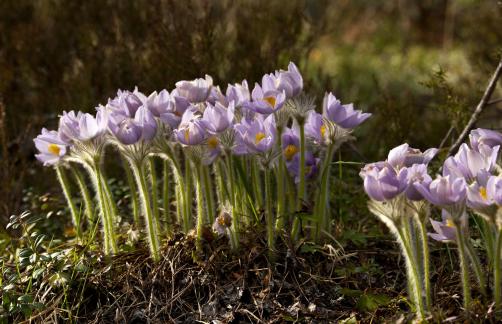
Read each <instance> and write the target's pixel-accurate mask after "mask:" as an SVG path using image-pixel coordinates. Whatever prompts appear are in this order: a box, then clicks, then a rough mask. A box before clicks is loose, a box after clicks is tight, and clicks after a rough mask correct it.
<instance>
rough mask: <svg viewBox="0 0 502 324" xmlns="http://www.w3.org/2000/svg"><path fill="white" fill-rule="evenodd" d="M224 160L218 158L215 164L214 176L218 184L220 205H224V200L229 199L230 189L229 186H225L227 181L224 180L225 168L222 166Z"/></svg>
mask: <svg viewBox="0 0 502 324" xmlns="http://www.w3.org/2000/svg"><path fill="white" fill-rule="evenodd" d="M221 165H222V162H221V160H218V161H217V162H216V163H215V164H214V176H215V178H216V184H217V188H218V190H217V193H218V196H217V198H218V205H219V206H222V205H223V203H224V201H225V200H226V199H227V197H228V189H227V187H226V186H225V182H224V177H223V173H224V171H223V168H222V166H221Z"/></svg>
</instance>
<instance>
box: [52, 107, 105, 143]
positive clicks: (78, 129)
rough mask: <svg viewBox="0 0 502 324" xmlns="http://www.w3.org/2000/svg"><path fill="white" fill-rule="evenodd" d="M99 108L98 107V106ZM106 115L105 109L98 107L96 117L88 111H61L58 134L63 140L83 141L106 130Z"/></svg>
mask: <svg viewBox="0 0 502 324" xmlns="http://www.w3.org/2000/svg"><path fill="white" fill-rule="evenodd" d="M98 108H99V107H98ZM107 124H108V117H107V113H106V111H104V110H103V109H98V111H97V113H96V117H94V116H93V115H91V114H88V113H82V112H80V111H79V112H78V113H77V114H75V112H74V111H73V110H72V111H70V112H68V113H67V112H63V116H61V118H60V119H59V129H58V132H59V136H60V138H61V139H63V140H64V141H65V142H72V141H81V142H85V141H88V140H91V139H93V138H95V137H96V136H99V135H101V134H103V133H105V132H106V128H107Z"/></svg>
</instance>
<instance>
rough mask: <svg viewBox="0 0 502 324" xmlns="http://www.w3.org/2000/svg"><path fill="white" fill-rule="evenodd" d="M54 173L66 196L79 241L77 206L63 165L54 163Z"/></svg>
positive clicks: (80, 234) (79, 230) (80, 237)
mask: <svg viewBox="0 0 502 324" xmlns="http://www.w3.org/2000/svg"><path fill="white" fill-rule="evenodd" d="M56 173H57V176H58V180H59V184H60V185H61V188H62V189H63V194H64V196H65V198H66V203H67V204H68V207H69V208H70V214H71V218H72V221H73V225H74V226H75V230H76V232H77V238H78V240H79V241H80V240H81V239H82V232H81V229H80V214H79V213H78V212H77V208H76V207H75V202H74V201H73V198H72V197H71V191H70V183H69V181H68V177H67V176H66V172H65V171H64V170H63V167H62V166H60V165H56Z"/></svg>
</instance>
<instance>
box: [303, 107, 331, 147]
mask: <svg viewBox="0 0 502 324" xmlns="http://www.w3.org/2000/svg"><path fill="white" fill-rule="evenodd" d="M326 131H327V129H326V125H325V124H324V120H323V118H322V115H321V114H318V113H316V112H315V111H311V112H310V113H309V115H308V117H307V121H306V123H305V135H306V136H307V137H309V138H310V139H312V140H313V141H314V142H315V143H316V144H318V145H322V144H324V143H325V142H326V136H327V135H328V134H327V133H326Z"/></svg>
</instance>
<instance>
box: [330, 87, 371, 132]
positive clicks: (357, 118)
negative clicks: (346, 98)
mask: <svg viewBox="0 0 502 324" xmlns="http://www.w3.org/2000/svg"><path fill="white" fill-rule="evenodd" d="M323 116H324V117H326V118H327V119H329V120H331V121H332V122H334V123H335V124H337V125H339V126H340V127H342V128H347V129H352V128H355V127H356V126H358V125H360V124H361V123H362V122H364V121H365V120H366V119H368V118H369V117H370V116H371V114H370V113H363V112H362V111H361V110H354V105H353V104H347V105H342V104H341V102H340V100H338V99H336V97H335V96H334V95H333V94H332V93H331V92H330V93H327V94H326V95H325V96H324V101H323Z"/></svg>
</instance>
